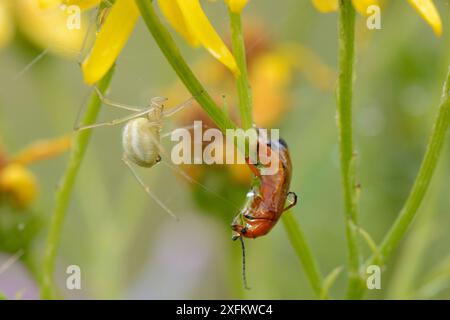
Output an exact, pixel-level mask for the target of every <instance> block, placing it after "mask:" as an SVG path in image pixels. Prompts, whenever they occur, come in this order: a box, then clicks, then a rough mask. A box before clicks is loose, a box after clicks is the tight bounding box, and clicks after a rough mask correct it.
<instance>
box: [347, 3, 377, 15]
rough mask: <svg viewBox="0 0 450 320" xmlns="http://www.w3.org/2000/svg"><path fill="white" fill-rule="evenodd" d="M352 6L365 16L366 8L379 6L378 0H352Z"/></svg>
mask: <svg viewBox="0 0 450 320" xmlns="http://www.w3.org/2000/svg"><path fill="white" fill-rule="evenodd" d="M352 3H353V7H355V9H356V10H357V11H358V12H359V13H360V14H361V15H363V16H367V8H368V7H370V6H372V5H375V6H378V7H379V6H380V3H379V1H378V0H352Z"/></svg>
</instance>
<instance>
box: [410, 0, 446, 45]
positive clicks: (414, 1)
mask: <svg viewBox="0 0 450 320" xmlns="http://www.w3.org/2000/svg"><path fill="white" fill-rule="evenodd" d="M408 2H409V4H410V5H411V6H412V7H413V8H414V9H416V11H417V12H418V13H419V14H420V15H421V16H422V18H423V19H424V20H425V21H426V22H427V23H428V24H429V25H430V26H431V27H432V28H433V31H434V33H435V34H436V35H437V36H438V37H439V36H440V35H441V34H442V22H441V17H440V16H439V12H438V11H437V9H436V7H435V6H434V3H433V1H432V0H408Z"/></svg>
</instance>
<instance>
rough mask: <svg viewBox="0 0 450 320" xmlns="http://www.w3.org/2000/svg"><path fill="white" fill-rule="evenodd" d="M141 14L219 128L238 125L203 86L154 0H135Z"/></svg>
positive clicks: (190, 90)
mask: <svg viewBox="0 0 450 320" xmlns="http://www.w3.org/2000/svg"><path fill="white" fill-rule="evenodd" d="M135 1H136V4H137V6H138V8H139V10H140V12H141V16H142V18H143V19H144V22H145V24H146V25H147V28H148V30H149V31H150V33H151V34H152V36H153V38H154V39H155V41H156V43H157V44H158V46H159V48H160V49H161V51H162V53H163V54H164V56H165V58H166V59H167V61H168V62H169V63H170V65H171V66H172V68H173V69H174V70H175V72H176V73H177V75H178V77H179V78H180V79H181V81H182V82H183V84H184V85H185V86H186V88H187V89H188V90H189V92H190V93H191V94H192V95H193V96H194V97H195V99H196V100H197V101H198V103H199V104H200V106H201V107H202V108H203V110H205V112H206V113H207V114H208V116H209V117H210V118H211V119H212V120H213V121H214V122H215V123H216V125H217V126H218V127H219V129H220V130H221V131H223V132H225V130H226V129H234V128H235V127H236V126H235V124H234V123H233V121H232V120H231V119H230V118H229V117H228V115H227V114H226V113H225V112H224V110H222V109H221V108H219V107H218V106H217V104H216V103H215V102H214V100H213V99H212V98H211V96H210V95H209V93H208V92H207V91H206V90H205V89H204V88H203V86H202V85H201V83H200V81H198V79H197V78H196V77H195V75H194V73H193V72H192V70H191V69H190V68H189V66H188V64H187V63H186V61H185V60H184V58H183V56H182V55H181V53H180V50H179V49H178V47H177V45H176V44H175V42H174V40H173V39H172V36H171V35H170V33H169V32H168V31H167V29H166V28H165V27H164V25H163V24H162V23H161V20H160V19H159V17H158V15H157V14H156V12H155V9H154V8H153V4H152V2H153V1H152V0H135Z"/></svg>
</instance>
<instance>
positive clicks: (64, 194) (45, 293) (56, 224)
mask: <svg viewBox="0 0 450 320" xmlns="http://www.w3.org/2000/svg"><path fill="white" fill-rule="evenodd" d="M113 73H114V67H113V68H111V70H109V71H108V73H107V74H106V75H105V76H104V77H103V79H102V80H100V82H99V83H98V84H97V87H98V89H99V90H100V92H102V93H104V92H105V91H106V90H107V88H108V87H109V83H110V81H111V78H112V75H113ZM100 105H101V102H100V99H99V98H98V96H97V93H95V92H94V93H93V94H92V95H91V98H90V101H89V104H88V107H87V110H86V114H85V115H84V118H83V120H82V122H81V125H87V124H91V123H93V122H95V119H96V118H97V115H98V113H99V111H100ZM90 138H91V131H90V130H85V131H80V132H78V133H76V134H75V136H74V139H73V144H72V149H71V152H70V159H69V163H68V165H67V168H66V172H65V173H64V177H63V179H62V182H61V184H60V186H59V187H58V190H57V192H56V202H55V208H54V211H53V216H52V221H51V225H50V232H49V235H48V238H47V244H46V247H45V254H44V262H43V275H42V284H41V297H42V299H52V298H54V292H53V272H54V269H55V260H56V253H57V250H58V247H59V242H60V238H61V231H62V228H63V224H64V219H65V217H66V212H67V207H68V205H69V201H70V197H71V195H72V189H73V186H74V183H75V179H76V176H77V174H78V171H79V168H80V165H81V161H82V160H83V157H84V154H85V152H86V149H87V146H88V144H89V140H90Z"/></svg>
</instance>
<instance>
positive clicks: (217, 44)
mask: <svg viewBox="0 0 450 320" xmlns="http://www.w3.org/2000/svg"><path fill="white" fill-rule="evenodd" d="M177 3H178V6H179V7H180V10H181V12H182V14H183V16H184V19H185V21H186V24H187V25H189V27H190V29H191V31H192V33H193V35H194V36H195V37H196V38H197V39H198V41H199V42H200V43H201V44H202V45H203V46H204V47H205V48H206V49H207V50H208V51H209V53H211V54H212V55H213V56H214V57H215V58H216V59H217V60H219V61H220V62H222V63H223V64H224V65H225V66H227V67H228V69H230V70H231V71H232V72H233V73H234V75H235V76H238V75H239V69H238V67H237V64H236V61H235V60H234V56H233V55H232V54H231V52H230V50H229V49H228V47H227V46H226V45H225V43H224V42H223V41H222V39H221V38H220V37H219V35H218V34H217V32H216V31H215V30H214V27H213V26H212V25H211V23H210V22H209V20H208V18H207V17H206V15H205V13H204V12H203V9H202V7H201V5H200V2H199V0H177Z"/></svg>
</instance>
